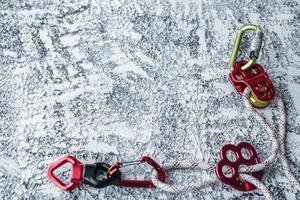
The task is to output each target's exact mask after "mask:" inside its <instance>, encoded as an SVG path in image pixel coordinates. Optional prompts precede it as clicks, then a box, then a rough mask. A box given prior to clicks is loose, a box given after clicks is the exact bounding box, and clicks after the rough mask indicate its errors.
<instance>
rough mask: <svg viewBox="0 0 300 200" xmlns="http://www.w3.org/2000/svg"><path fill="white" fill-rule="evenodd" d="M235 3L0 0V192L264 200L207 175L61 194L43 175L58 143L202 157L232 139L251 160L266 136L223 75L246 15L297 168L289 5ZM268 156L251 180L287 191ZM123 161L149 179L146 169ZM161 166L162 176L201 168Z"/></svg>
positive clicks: (162, 158)
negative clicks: (277, 96)
mask: <svg viewBox="0 0 300 200" xmlns="http://www.w3.org/2000/svg"><path fill="white" fill-rule="evenodd" d="M241 2H243V3H241ZM241 2H240V3H239V1H232V0H230V1H223V0H216V1H200V0H197V1H196V0H195V1H165V0H157V1H154V0H151V1H146V0H144V1H140V0H131V1H130V0H127V1H126V0H121V1H117V0H111V1H107V0H105V1H101V3H100V1H99V2H95V1H79V0H78V1H66V2H65V1H53V2H51V1H43V0H42V1H33V0H30V1H27V3H25V1H22V0H14V1H0V66H1V70H0V117H1V118H0V123H1V125H0V134H1V137H0V199H110V200H112V199H139V200H140V199H191V200H192V199H224V198H226V199H240V198H243V199H264V197H263V196H262V194H261V192H259V191H256V192H252V193H240V192H238V191H236V190H234V189H232V188H229V187H227V186H224V185H222V184H220V183H219V184H217V185H216V186H214V187H213V188H208V189H206V190H200V191H199V192H195V193H188V192H187V193H183V194H179V195H174V194H167V193H163V192H158V191H157V190H151V189H128V188H117V187H114V186H113V187H108V188H105V189H100V190H97V189H93V188H91V187H81V188H78V189H75V190H74V191H73V192H71V193H68V192H62V191H61V190H60V189H58V188H57V187H56V186H54V185H53V184H52V183H51V182H50V181H49V180H48V179H47V177H46V173H45V172H46V169H47V167H48V165H49V164H50V163H52V162H53V161H54V160H56V159H57V158H59V157H61V156H63V155H66V154H71V155H75V156H76V157H77V158H79V159H80V160H81V161H84V162H87V163H88V162H95V161H105V162H108V163H113V162H115V161H116V160H118V159H121V160H135V159H137V158H138V157H139V156H140V155H149V156H152V157H154V158H155V159H156V160H157V161H158V162H160V163H162V162H168V161H173V160H174V159H188V160H189V159H195V160H203V161H205V162H208V161H209V162H215V161H217V160H218V152H219V149H220V148H221V147H222V146H223V145H224V144H227V143H238V142H239V141H241V140H246V141H249V142H251V143H252V144H253V145H254V146H255V147H256V149H257V151H258V155H259V157H260V158H265V157H266V156H267V155H268V151H269V150H270V142H269V140H268V137H267V135H266V133H264V132H262V131H261V130H260V129H259V128H258V126H257V124H256V123H255V122H254V121H249V120H248V119H247V115H246V114H245V113H244V107H243V104H242V101H241V97H240V96H239V95H238V94H237V93H236V92H235V91H234V90H233V88H232V86H231V85H230V83H229V82H228V73H229V69H228V67H227V61H228V58H229V54H230V51H231V47H232V45H233V39H234V37H235V34H236V32H237V30H238V29H239V28H240V27H241V26H242V25H244V24H247V23H254V24H259V25H260V26H261V27H262V29H263V31H264V33H265V37H264V44H263V51H262V52H261V57H260V59H259V63H261V64H262V65H263V66H265V69H266V70H267V72H268V73H269V75H270V77H271V78H272V80H273V83H274V85H275V86H276V88H277V91H278V92H280V93H282V94H283V95H284V100H285V102H286V104H287V107H288V132H287V135H288V137H287V148H288V150H287V154H288V157H289V160H290V162H291V166H292V168H293V170H294V171H295V173H296V174H297V172H298V174H299V172H300V167H299V165H300V159H299V156H300V151H299V147H300V116H299V111H300V101H299V98H300V64H299V62H300V51H299V39H300V35H299V33H300V30H299V27H300V24H299V20H300V12H299V7H300V3H299V1H297V0H296V1H282V0H275V1H271V0H267V1H260V0H253V1H241ZM250 38H251V35H246V39H245V40H244V41H245V42H244V43H243V45H242V48H243V54H242V56H244V57H247V55H248V54H249V42H250ZM270 109H271V110H272V112H269V115H268V116H269V117H268V121H269V122H270V123H271V124H272V125H273V127H274V128H277V125H276V122H278V116H277V112H276V108H275V107H269V110H270ZM271 116H273V117H271ZM279 166H280V165H276V166H275V167H272V168H271V169H269V170H267V171H266V173H265V176H264V179H263V182H264V183H265V184H266V185H267V187H268V188H269V189H270V190H271V191H272V193H273V195H274V196H275V198H276V199H295V198H298V199H300V192H298V193H296V191H295V190H294V189H292V188H291V187H290V186H289V185H288V184H287V179H286V177H285V176H284V175H283V173H282V171H281V169H280V167H279ZM124 171H125V172H124V173H123V174H126V176H129V177H139V178H144V177H149V176H150V169H148V168H147V167H146V166H145V167H141V168H127V169H124ZM145 171H147V173H146V174H145ZM204 174H206V176H208V175H207V173H202V176H204ZM209 175H211V176H213V174H209ZM170 176H171V177H170V178H169V179H168V181H170V182H173V183H174V182H182V181H192V182H197V181H199V178H201V175H200V173H192V172H187V173H183V172H179V173H176V175H170ZM297 177H298V178H300V175H297Z"/></svg>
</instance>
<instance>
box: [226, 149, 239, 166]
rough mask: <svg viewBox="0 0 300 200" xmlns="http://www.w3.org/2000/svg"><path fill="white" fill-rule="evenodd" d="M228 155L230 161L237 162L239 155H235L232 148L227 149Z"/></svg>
mask: <svg viewBox="0 0 300 200" xmlns="http://www.w3.org/2000/svg"><path fill="white" fill-rule="evenodd" d="M226 157H227V159H228V160H229V161H230V162H233V163H234V162H236V160H237V157H236V155H235V153H234V152H233V151H231V150H228V151H226Z"/></svg>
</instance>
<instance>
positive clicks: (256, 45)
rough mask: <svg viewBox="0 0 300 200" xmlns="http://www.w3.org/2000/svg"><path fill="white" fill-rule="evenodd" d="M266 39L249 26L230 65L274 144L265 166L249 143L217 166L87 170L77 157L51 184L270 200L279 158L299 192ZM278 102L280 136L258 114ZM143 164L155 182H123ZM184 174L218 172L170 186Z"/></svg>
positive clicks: (58, 163) (151, 162) (223, 152)
mask: <svg viewBox="0 0 300 200" xmlns="http://www.w3.org/2000/svg"><path fill="white" fill-rule="evenodd" d="M249 30H253V31H255V32H256V38H255V39H254V40H253V42H252V44H251V52H250V60H249V61H245V60H240V61H236V59H237V55H238V50H239V47H240V44H241V40H242V36H243V34H244V33H245V32H246V31H249ZM262 37H263V34H262V31H261V29H260V28H259V27H258V26H256V25H247V26H244V27H242V28H241V30H240V31H239V32H238V34H237V36H236V40H235V43H234V47H233V51H232V54H231V57H230V60H229V67H230V69H231V73H230V82H231V83H232V84H233V86H234V87H235V89H236V90H237V92H238V93H240V94H241V95H242V98H243V100H244V103H245V107H246V110H247V111H248V113H249V115H250V116H251V117H252V118H254V119H256V121H257V122H258V124H259V125H260V127H261V128H262V129H263V130H264V131H265V132H266V133H267V134H268V136H269V137H270V139H271V142H272V146H271V151H270V153H269V155H268V157H267V158H266V159H265V160H263V161H260V160H259V158H258V155H257V153H256V151H255V148H254V147H253V146H252V145H251V144H249V143H247V142H241V143H239V144H237V145H233V144H226V145H224V146H223V147H222V149H221V151H220V160H219V162H217V163H213V164H211V163H198V162H195V161H192V162H187V161H175V162H173V163H170V164H168V163H167V164H164V165H163V166H160V165H159V164H157V163H156V162H155V161H154V160H153V159H152V158H150V157H147V156H142V157H141V158H140V159H139V160H137V161H129V162H116V163H115V164H114V165H112V166H109V165H108V164H106V163H95V164H86V165H83V164H82V163H81V162H80V161H78V160H77V159H75V158H74V157H72V156H66V157H63V158H61V159H59V160H58V161H56V162H55V163H53V164H52V165H51V166H50V167H49V169H48V177H49V179H50V180H51V181H52V182H54V183H55V184H56V185H57V186H58V187H60V188H61V189H62V190H66V191H68V190H72V189H73V188H75V187H77V186H80V185H81V184H82V183H86V184H89V185H91V186H93V187H97V188H101V187H106V186H108V185H113V184H114V185H117V186H122V187H149V188H152V187H157V188H158V189H161V190H163V191H166V192H182V191H188V190H192V191H197V190H199V189H201V188H204V187H206V186H210V185H212V184H216V183H217V182H218V181H221V182H223V183H224V184H227V185H229V186H231V187H233V188H235V189H237V190H240V191H244V192H245V191H252V190H254V189H256V188H258V189H260V190H261V191H262V192H263V194H264V195H265V197H266V198H267V199H269V200H271V199H272V195H271V193H270V191H269V190H268V189H267V187H266V186H265V185H264V184H263V183H262V182H261V179H262V176H263V172H264V170H265V169H266V168H268V167H270V166H271V165H272V164H274V163H275V160H276V158H278V160H279V161H282V165H283V167H282V169H283V171H284V172H285V174H286V175H287V178H288V180H289V182H290V183H291V184H292V186H294V187H295V188H296V189H297V190H300V183H299V181H298V180H297V179H296V177H295V176H294V175H293V174H292V172H291V170H290V168H289V165H288V160H287V158H286V157H285V146H284V138H285V131H286V111H285V107H284V103H283V101H282V98H281V97H280V96H279V95H278V94H277V95H276V94H275V88H274V86H273V84H272V82H271V81H270V79H269V76H268V75H267V74H266V72H265V71H264V69H263V67H262V66H261V65H259V64H256V60H257V59H258V57H259V51H260V49H261V44H262ZM274 97H275V98H274ZM273 98H274V100H275V101H274V102H276V103H277V107H278V108H279V116H280V123H279V134H277V133H275V132H274V130H273V129H272V128H271V127H270V126H269V124H268V123H267V122H266V121H265V119H264V118H263V117H262V116H261V115H260V114H258V112H257V110H256V108H264V107H266V106H267V105H268V104H269V102H270V101H271V100H272V99H273ZM243 150H244V152H245V151H246V152H247V156H246V155H245V153H243ZM229 152H232V153H233V157H230V156H229V154H228V153H229ZM66 163H71V164H72V173H71V181H70V183H68V184H66V183H63V182H62V181H61V180H59V179H58V178H57V177H56V176H54V173H53V172H54V171H55V170H56V169H57V168H58V167H60V166H62V165H64V164H66ZM141 163H147V164H149V165H150V166H152V167H153V168H154V172H153V173H152V175H151V180H123V179H122V178H121V172H120V169H121V168H123V167H126V166H131V165H139V164H141ZM185 169H190V170H207V171H211V172H214V175H213V177H210V178H209V179H207V180H201V182H200V183H198V184H186V185H180V184H179V185H178V184H177V185H176V184H169V183H167V182H165V179H166V173H165V172H168V171H171V170H185ZM98 172H104V173H105V174H106V176H107V178H106V179H103V180H98V179H97V174H98Z"/></svg>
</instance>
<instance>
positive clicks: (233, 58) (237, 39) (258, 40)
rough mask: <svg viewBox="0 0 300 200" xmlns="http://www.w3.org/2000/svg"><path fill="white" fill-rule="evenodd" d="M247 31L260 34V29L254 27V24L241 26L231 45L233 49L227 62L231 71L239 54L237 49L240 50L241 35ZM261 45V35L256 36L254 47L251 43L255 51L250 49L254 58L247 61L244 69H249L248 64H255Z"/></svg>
mask: <svg viewBox="0 0 300 200" xmlns="http://www.w3.org/2000/svg"><path fill="white" fill-rule="evenodd" d="M249 30H253V31H256V32H257V33H261V32H262V31H261V29H260V27H259V26H257V25H254V24H249V25H246V26H243V27H242V28H241V29H240V30H239V32H238V33H237V35H236V37H235V42H234V45H233V48H232V53H231V56H230V59H229V62H228V65H229V68H230V70H233V67H234V65H235V63H236V58H237V56H238V52H239V48H240V45H241V42H242V38H243V35H244V33H245V32H246V31H249ZM261 43H262V34H258V37H257V38H256V43H255V45H254V43H253V47H255V49H252V51H253V50H254V55H255V57H253V58H251V59H250V60H249V64H248V63H247V64H246V65H247V66H246V68H249V67H250V66H251V65H250V62H251V64H254V63H255V61H256V59H257V58H258V54H259V50H260V48H261ZM259 44H260V45H259ZM251 46H252V45H251ZM258 47H259V48H258Z"/></svg>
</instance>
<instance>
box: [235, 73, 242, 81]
mask: <svg viewBox="0 0 300 200" xmlns="http://www.w3.org/2000/svg"><path fill="white" fill-rule="evenodd" d="M235 77H236V78H237V79H238V80H242V79H243V76H242V75H241V74H240V73H236V74H235Z"/></svg>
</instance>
